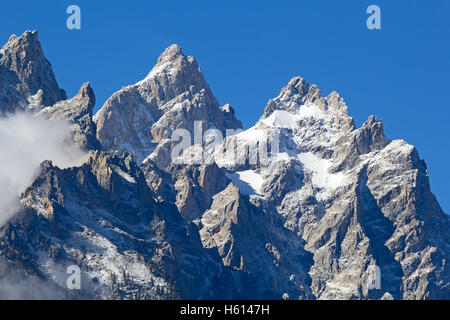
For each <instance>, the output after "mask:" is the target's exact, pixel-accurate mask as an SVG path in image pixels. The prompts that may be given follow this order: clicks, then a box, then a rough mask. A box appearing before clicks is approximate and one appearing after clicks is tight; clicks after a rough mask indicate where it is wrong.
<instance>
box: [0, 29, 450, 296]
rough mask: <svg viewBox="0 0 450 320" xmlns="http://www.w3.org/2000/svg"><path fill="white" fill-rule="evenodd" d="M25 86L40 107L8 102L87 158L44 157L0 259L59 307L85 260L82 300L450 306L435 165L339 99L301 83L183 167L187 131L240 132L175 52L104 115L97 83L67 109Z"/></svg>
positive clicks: (447, 239) (4, 234) (445, 225)
mask: <svg viewBox="0 0 450 320" xmlns="http://www.w3.org/2000/svg"><path fill="white" fill-rule="evenodd" d="M32 35H33V33H26V34H25V35H24V36H22V37H25V36H26V37H31V36H32ZM14 41H17V39H16V38H14V37H13V38H12V39H11V40H10V42H9V43H13V42H14ZM35 45H36V46H38V49H39V50H38V51H39V52H41V51H40V45H39V44H38V42H35ZM7 46H11V45H10V44H9V45H7ZM2 50H3V51H0V54H2V55H3V57H4V56H5V54H4V53H3V52H4V50H5V49H2ZM36 50H37V49H36ZM33 52H34V51H33ZM42 56H43V55H42ZM1 59H3V58H1ZM2 61H3V60H2ZM5 61H6V60H5ZM45 61H46V60H45ZM45 61H43V60H42V61H41V63H42V64H43V66H41V68H44V69H45V68H46V66H47V64H46V62H45ZM4 65H5V64H2V66H4ZM9 65H13V64H12V63H10V64H9ZM13 69H14V68H13V67H9V70H13ZM16 69H17V68H16ZM16 69H14V70H15V71H14V72H12V71H11V72H12V74H16V75H17V74H18V73H21V72H22V71H20V72H19V71H17V70H18V69H17V70H16ZM33 70H35V69H33ZM37 70H42V69H40V68H37ZM4 74H5V73H2V71H1V70H0V75H1V77H0V81H4V80H3V79H5V76H4ZM10 74H11V73H8V75H10ZM16 77H17V78H19V77H18V76H16ZM50 78H51V77H50ZM17 81H19V80H17ZM20 81H23V83H28V87H29V88H34V89H33V90H31V89H30V90H29V92H31V93H32V94H34V93H33V91H34V90H35V89H36V88H37V86H39V88H40V89H42V91H41V92H42V93H40V96H41V98H39V101H38V102H36V103H35V104H32V103H30V102H28V104H27V101H28V100H27V99H28V98H27V99H25V100H23V99H22V100H20V99H21V98H20V99H19V98H18V97H22V94H23V93H24V92H25V91H20V92H19V91H17V90H16V91H14V92H15V93H14V94H12V93H11V92H12V91H5V92H6V93H2V94H5V95H4V96H5V97H9V98H10V99H11V100H10V101H16V100H17V101H19V100H20V101H21V102H20V103H24V104H23V105H21V107H23V108H24V109H27V108H28V109H29V110H36V106H39V107H38V108H37V111H38V112H39V113H38V116H40V117H43V118H45V119H49V120H51V121H55V120H66V121H67V122H68V123H70V124H71V134H72V137H73V138H74V142H76V144H77V145H78V146H79V147H80V148H81V149H84V150H90V152H89V157H88V160H87V161H86V162H85V163H84V164H83V165H80V166H76V167H71V168H66V169H61V168H58V167H57V166H56V165H54V164H53V163H52V162H50V161H46V162H44V163H43V164H42V165H41V169H40V171H39V174H38V175H37V177H36V178H35V180H34V182H33V183H32V184H31V185H30V186H29V187H28V189H27V190H26V191H25V192H24V193H23V194H22V195H21V204H22V208H21V210H20V212H19V213H18V214H16V215H15V216H14V217H13V219H11V220H10V221H9V222H8V223H6V224H5V225H4V226H2V227H1V228H0V257H1V258H0V260H1V261H0V262H2V263H4V265H6V266H14V267H15V268H16V269H17V270H21V272H25V273H27V274H29V275H30V277H32V278H33V279H34V280H35V281H38V282H39V283H45V285H46V286H50V287H51V288H56V289H57V290H56V289H55V290H53V289H52V290H51V291H52V292H55V293H57V294H58V296H64V297H67V298H74V296H70V294H71V293H70V292H68V291H67V290H66V289H65V284H64V281H63V280H62V279H64V278H61V277H62V275H63V274H64V271H65V269H64V268H66V267H67V266H68V265H77V266H79V267H80V268H81V270H82V276H83V281H84V282H83V288H85V289H84V290H81V291H80V292H78V295H77V296H75V298H124V299H173V298H183V299H249V298H250V299H252V298H253V299H450V270H449V265H450V264H449V261H448V259H449V257H450V249H449V248H450V246H449V243H450V233H449V231H448V230H449V227H450V223H449V218H448V216H447V215H446V214H445V213H444V212H443V211H442V210H441V208H440V206H439V204H438V202H437V200H436V198H435V197H434V195H433V194H432V192H431V190H430V184H429V177H428V172H427V168H426V164H425V162H424V161H423V160H421V159H420V157H419V154H418V151H417V150H416V149H415V148H414V147H413V146H411V145H409V144H407V143H406V142H405V141H403V140H389V138H388V137H386V136H385V134H384V128H383V123H382V121H380V120H377V119H376V118H375V117H373V116H371V117H369V119H368V120H367V121H366V122H365V123H364V124H363V125H362V126H361V127H360V128H357V127H356V126H355V123H354V121H353V119H352V117H351V116H350V115H349V108H348V107H347V105H346V103H345V102H344V99H343V98H342V97H340V96H339V94H338V93H336V92H332V93H330V94H329V95H327V96H324V95H323V94H322V92H321V91H320V89H319V88H318V87H317V86H316V85H313V84H309V83H307V81H306V80H305V79H303V78H301V77H295V78H293V79H291V80H290V81H289V82H288V84H287V85H286V86H285V87H284V88H282V90H281V92H280V94H279V95H278V96H277V97H275V98H273V99H271V100H269V102H268V104H267V106H266V107H265V109H263V108H261V113H262V116H261V117H260V118H259V120H258V121H257V122H256V123H255V125H254V126H253V127H251V128H249V129H247V130H245V131H242V132H235V134H234V135H232V136H228V137H226V138H225V140H224V141H223V142H222V143H220V144H219V145H217V146H214V147H211V146H209V147H206V148H202V146H199V145H197V146H195V147H196V148H192V149H190V150H189V152H186V154H181V155H180V156H179V157H177V158H174V157H173V156H172V151H173V148H174V146H175V145H176V143H177V142H176V141H173V140H172V139H171V138H172V134H173V132H174V131H176V130H177V129H186V130H187V132H189V134H191V136H192V137H194V136H195V130H196V128H195V123H200V126H201V129H202V132H205V131H206V130H207V129H217V130H218V131H220V132H221V133H222V134H223V135H224V136H225V135H226V131H227V129H233V130H235V129H240V128H241V127H242V126H241V123H240V122H239V120H237V119H236V117H235V115H234V111H233V109H232V108H231V107H230V106H229V105H224V106H223V107H221V106H220V104H219V102H218V101H217V99H216V98H215V97H214V95H213V93H212V91H211V89H210V88H209V86H208V84H207V83H206V81H205V79H204V77H203V74H202V72H201V70H200V68H199V66H198V64H197V62H196V61H195V59H194V58H192V57H190V56H187V55H185V54H184V53H183V52H182V50H181V49H180V48H179V47H178V46H176V45H173V46H170V47H169V48H167V49H166V50H165V51H164V53H163V54H162V55H161V56H160V58H159V59H158V61H157V64H156V66H155V67H154V68H153V69H152V70H151V71H150V73H149V74H148V76H147V77H146V78H145V79H143V80H142V81H140V82H138V83H137V84H134V85H131V86H128V87H125V88H123V89H121V90H119V91H118V92H116V93H115V94H113V95H112V96H111V98H109V99H108V100H107V101H106V102H105V103H104V104H103V107H102V108H101V109H100V110H99V111H98V113H97V114H96V115H94V116H92V110H93V107H94V104H95V96H94V93H93V91H92V89H91V88H90V86H89V84H85V85H83V86H82V87H81V89H80V92H79V93H78V94H77V95H76V96H75V97H73V98H72V99H70V100H64V99H65V97H64V98H63V97H62V96H58V94H56V93H57V92H60V91H58V90H59V89H58V88H57V86H56V87H54V86H53V85H51V84H46V85H45V86H44V85H42V84H35V85H36V87H33V85H34V84H33V85H32V84H31V82H32V81H31V82H30V81H29V79H28V78H26V79H25V80H20ZM50 82H51V83H53V82H52V81H50ZM55 83H56V82H55ZM55 83H54V84H55ZM19 87H20V86H19ZM51 88H53V89H54V90H53V89H51ZM55 88H56V89H55ZM50 89H51V90H50ZM27 90H28V89H27ZM45 92H52V93H53V94H50V93H48V94H47V97H46V98H45V99H44V98H43V97H44V95H43V93H45ZM16 93H17V95H15V94H16ZM27 95H29V93H28V91H26V92H25V93H24V95H23V96H24V97H28V96H27ZM14 99H15V100H14ZM36 99H37V97H36ZM60 100H64V101H60ZM5 101H6V100H5ZM33 101H37V100H33ZM14 103H16V102H14ZM20 103H17V105H19V104H20ZM33 103H34V102H33ZM7 105H8V106H9V107H11V106H12V105H13V104H7ZM14 106H15V105H14ZM3 108H4V109H6V107H3ZM11 108H12V107H11ZM14 108H15V107H14ZM230 145H231V146H235V150H236V151H237V152H235V153H233V152H231V153H224V149H227V146H230ZM255 146H256V149H255ZM203 147H204V146H203ZM198 148H199V149H198ZM255 150H256V154H255ZM196 152H197V154H198V153H199V154H200V155H201V157H200V159H201V161H200V162H198V161H192V157H190V155H191V153H196ZM374 270H378V273H376V272H375V275H376V276H378V277H380V279H378V280H380V281H375V282H373V275H374V272H373V271H374ZM2 274H4V273H2ZM2 274H0V279H1V277H2ZM6 276H7V273H6ZM6 276H4V277H6ZM373 283H377V284H378V285H377V286H375V287H374V286H373V285H372V284H373ZM46 292H47V291H46Z"/></svg>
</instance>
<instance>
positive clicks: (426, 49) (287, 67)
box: [0, 0, 450, 213]
mask: <svg viewBox="0 0 450 320" xmlns="http://www.w3.org/2000/svg"><path fill="white" fill-rule="evenodd" d="M244 2H245V3H244ZM70 4H77V5H79V6H80V7H81V10H82V29H81V30H80V31H69V30H68V29H67V28H66V23H65V21H66V18H67V14H66V12H65V11H66V8H67V6H68V5H70ZM370 4H377V5H379V6H380V7H381V13H382V29H381V30H377V31H370V30H368V29H367V28H366V24H365V21H366V18H367V15H366V13H365V11H366V8H367V7H368V6H369V5H370ZM449 15H450V1H448V0H433V1H424V0H395V1H392V0H389V1H382V0H370V1H365V0H346V1H334V0H333V1H331V0H330V1H324V0H314V1H312V0H308V1H302V0H297V1H282V0H278V1H231V0H227V1H212V0H208V1H196V0H189V1H188V0H185V1H133V0H128V1H85V0H73V1H62V0H58V1H55V0H52V1H48V0H47V1H25V0H22V1H7V2H2V4H1V10H0V40H1V42H2V43H3V42H6V41H7V39H8V37H9V36H10V34H12V33H15V34H21V33H22V32H23V31H25V30H27V29H37V30H39V32H40V40H41V42H42V44H43V47H44V50H45V53H46V56H47V58H48V59H49V60H50V61H51V63H52V65H53V68H54V71H55V73H56V77H57V80H58V82H59V84H60V86H61V87H63V88H64V89H66V91H67V93H68V95H69V96H72V95H73V94H75V93H76V91H77V90H78V88H79V87H80V86H81V84H82V83H83V82H85V81H90V82H91V84H92V86H93V88H94V91H95V92H96V95H97V107H100V106H101V105H102V104H103V102H104V101H105V100H106V99H107V98H108V97H109V96H110V95H111V94H112V93H113V92H114V91H116V90H118V89H120V88H121V87H122V85H128V84H132V83H135V82H137V81H139V80H141V79H142V78H143V77H145V75H146V74H147V73H148V72H149V70H150V69H151V68H152V66H153V65H154V63H155V60H156V59H157V57H158V56H159V54H160V53H161V52H162V51H163V49H164V48H165V47H167V46H169V45H170V44H172V43H178V44H179V45H181V46H182V48H183V50H184V51H185V53H187V54H190V55H193V56H195V58H196V59H197V60H198V62H199V63H200V66H201V67H202V69H203V71H204V74H205V76H206V79H207V81H208V83H209V84H210V86H211V88H212V90H213V92H214V93H215V95H216V96H217V98H218V99H219V101H220V102H221V103H222V104H224V103H230V104H231V105H233V106H234V108H235V109H236V111H237V115H238V117H239V118H240V119H241V120H242V121H243V123H244V125H245V126H246V127H249V126H251V125H252V124H253V123H254V122H255V121H256V120H257V119H258V118H259V116H260V115H261V114H262V112H263V108H264V106H265V105H266V102H267V100H268V99H269V98H272V97H274V96H276V95H277V94H278V92H279V90H280V89H281V87H282V86H284V85H285V84H286V83H287V82H288V81H289V79H290V78H291V77H293V76H296V75H301V76H303V77H304V78H305V79H306V80H307V81H309V82H312V83H316V84H317V85H319V87H320V88H321V89H322V92H323V93H324V94H328V93H329V92H330V91H332V90H336V91H338V92H339V93H340V94H341V95H342V96H343V97H344V98H345V100H346V101H347V103H348V105H349V109H350V113H351V115H352V116H353V117H354V118H355V120H356V123H357V124H358V125H360V124H361V123H362V122H363V121H364V120H366V119H367V118H368V116H369V115H370V114H373V115H375V116H376V117H378V118H381V119H383V120H384V123H385V129H386V133H387V135H388V136H389V138H391V139H396V138H403V139H405V140H406V141H408V142H409V143H411V144H414V145H415V146H416V147H417V148H418V150H419V153H420V156H421V157H422V158H423V159H425V160H426V161H427V164H428V168H429V171H430V174H431V186H432V190H433V192H434V193H435V194H436V195H437V197H438V199H439V202H440V203H441V205H442V207H443V208H444V210H445V211H446V212H447V213H450V197H449V195H450V192H449V188H448V185H449V182H450V170H449V159H450V148H449V147H450V142H449V140H450V135H449V132H448V130H449V124H450V102H449V101H450V95H449V87H450V80H449V77H448V76H449V74H450V42H449V36H450V19H449V17H448V16H449Z"/></svg>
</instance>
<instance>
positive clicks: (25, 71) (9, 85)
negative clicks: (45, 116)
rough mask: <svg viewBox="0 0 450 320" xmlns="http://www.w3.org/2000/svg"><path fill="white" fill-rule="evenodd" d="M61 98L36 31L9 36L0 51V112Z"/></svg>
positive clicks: (47, 103)
mask: <svg viewBox="0 0 450 320" xmlns="http://www.w3.org/2000/svg"><path fill="white" fill-rule="evenodd" d="M64 99H66V93H65V92H64V90H62V89H60V88H59V87H58V84H57V82H56V79H55V75H54V74H53V71H52V68H51V65H50V62H48V60H47V59H46V58H45V56H44V53H43V52H42V47H41V44H40V42H39V40H38V32H37V31H26V32H25V33H24V34H23V35H21V36H20V37H17V36H15V35H12V36H11V37H10V38H9V41H8V43H6V44H5V45H4V46H3V47H2V48H1V49H0V113H11V112H15V111H16V110H25V109H36V108H39V107H41V106H50V105H53V104H54V103H56V102H58V101H60V100H64Z"/></svg>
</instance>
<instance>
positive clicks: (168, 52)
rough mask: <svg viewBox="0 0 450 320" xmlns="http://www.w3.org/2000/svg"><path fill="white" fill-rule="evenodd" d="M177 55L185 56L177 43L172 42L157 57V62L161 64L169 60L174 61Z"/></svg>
mask: <svg viewBox="0 0 450 320" xmlns="http://www.w3.org/2000/svg"><path fill="white" fill-rule="evenodd" d="M178 57H186V56H185V54H184V53H183V50H182V49H181V47H180V46H179V45H177V44H172V45H171V46H169V47H167V48H166V49H165V50H164V52H163V53H162V54H161V55H160V56H159V58H158V64H163V63H166V62H169V61H174V60H176V59H177V58H178Z"/></svg>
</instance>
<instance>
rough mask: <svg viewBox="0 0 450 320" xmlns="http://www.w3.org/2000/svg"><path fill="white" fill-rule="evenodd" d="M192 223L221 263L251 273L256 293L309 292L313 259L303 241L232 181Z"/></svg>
mask: <svg viewBox="0 0 450 320" xmlns="http://www.w3.org/2000/svg"><path fill="white" fill-rule="evenodd" d="M196 223H197V224H198V225H199V228H201V230H200V236H201V239H202V242H203V245H204V246H205V247H206V248H217V249H218V252H219V254H220V256H221V258H222V261H223V264H224V265H225V266H229V267H231V268H233V269H234V270H242V271H244V272H246V273H248V274H249V275H250V276H251V277H252V279H253V281H254V284H253V286H255V287H256V288H257V289H258V290H257V294H256V295H255V296H254V297H255V298H259V299H280V298H282V297H284V298H286V299H287V298H292V299H308V298H312V297H313V295H312V294H311V291H310V284H311V279H310V277H309V275H308V271H309V267H310V266H311V264H312V258H311V254H310V253H308V252H306V251H305V250H304V248H303V246H304V242H303V240H301V239H299V238H298V237H297V236H296V235H295V234H294V233H293V232H290V231H288V230H286V229H285V228H284V227H283V226H282V224H281V223H280V219H277V217H276V216H275V215H273V214H270V213H269V214H265V213H263V212H262V211H261V210H260V209H258V208H257V207H256V206H254V205H253V204H251V203H250V202H249V201H248V199H246V198H245V197H243V196H242V195H241V194H240V192H239V188H237V187H236V186H234V185H233V184H232V183H230V185H229V186H228V187H227V188H226V189H225V190H223V191H222V192H220V193H218V194H217V195H215V196H214V201H213V203H212V205H211V208H210V209H208V210H207V211H206V212H205V213H204V214H203V216H202V217H201V219H199V220H197V221H196ZM248 289H249V288H241V290H248Z"/></svg>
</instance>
